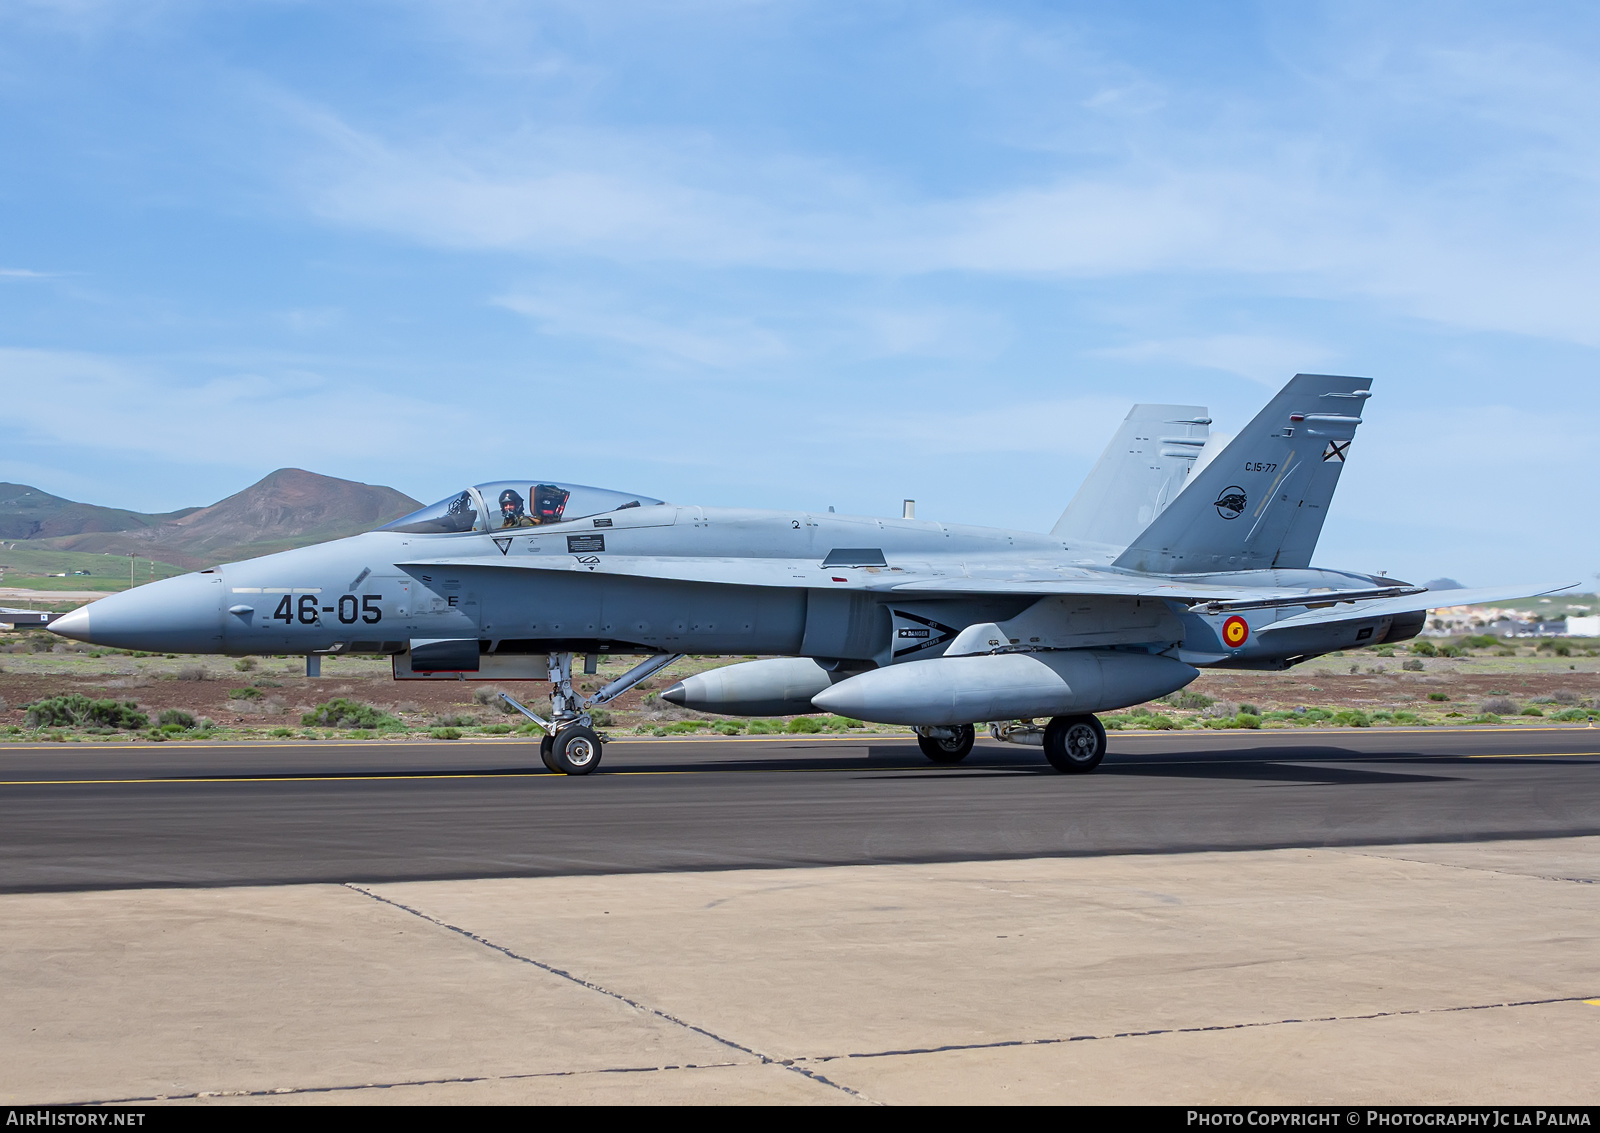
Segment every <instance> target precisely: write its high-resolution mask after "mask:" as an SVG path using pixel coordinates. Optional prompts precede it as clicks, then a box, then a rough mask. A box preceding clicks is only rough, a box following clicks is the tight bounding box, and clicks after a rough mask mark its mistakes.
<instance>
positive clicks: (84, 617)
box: [49, 574, 224, 653]
mask: <svg viewBox="0 0 1600 1133" xmlns="http://www.w3.org/2000/svg"><path fill="white" fill-rule="evenodd" d="M223 589H224V588H223V585H222V576H221V575H218V574H183V575H179V576H178V577H177V578H165V579H162V580H161V581H160V582H151V583H147V584H146V585H144V586H136V587H134V588H133V589H132V590H124V591H123V592H122V593H120V594H112V595H110V596H109V597H106V598H101V599H100V600H99V601H98V602H95V603H93V604H92V605H91V606H83V607H80V608H79V609H76V610H74V611H72V612H71V613H70V614H67V615H66V616H64V617H61V618H57V619H56V620H55V621H53V622H51V623H50V627H49V628H50V629H51V630H52V631H54V632H55V633H58V634H60V635H61V636H62V637H70V638H74V639H76V640H78V641H87V642H89V643H90V644H93V645H107V646H110V647H111V648H113V649H143V650H149V651H150V652H152V653H162V652H164V653H216V652H220V651H221V649H222V595H223Z"/></svg>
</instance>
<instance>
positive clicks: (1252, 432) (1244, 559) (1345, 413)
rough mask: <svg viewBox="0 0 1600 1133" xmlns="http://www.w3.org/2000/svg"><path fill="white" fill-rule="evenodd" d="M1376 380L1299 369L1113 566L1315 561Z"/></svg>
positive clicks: (1191, 568)
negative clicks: (1321, 536)
mask: <svg viewBox="0 0 1600 1133" xmlns="http://www.w3.org/2000/svg"><path fill="white" fill-rule="evenodd" d="M1371 385H1372V380H1371V379H1370V378H1347V377H1335V376H1331V375H1327V374H1296V375H1295V376H1294V377H1293V378H1292V379H1291V380H1290V381H1289V384H1288V385H1286V386H1284V387H1283V389H1282V390H1280V391H1279V392H1278V395H1277V396H1276V397H1274V398H1273V399H1272V400H1271V401H1270V402H1268V403H1267V407H1266V408H1265V409H1263V410H1262V411H1261V412H1260V413H1258V414H1256V417H1255V420H1253V421H1251V422H1250V424H1249V425H1247V426H1245V428H1244V429H1243V430H1241V431H1240V433H1239V435H1238V436H1237V437H1235V438H1234V439H1233V440H1232V441H1231V442H1230V443H1229V444H1228V446H1227V447H1226V448H1224V449H1223V450H1222V451H1221V452H1219V453H1218V454H1217V456H1216V458H1215V459H1214V460H1211V461H1210V462H1209V463H1207V464H1206V465H1205V467H1204V468H1203V469H1202V470H1201V471H1199V472H1197V473H1195V475H1194V477H1193V479H1192V481H1191V482H1190V484H1189V486H1188V488H1187V490H1186V491H1185V492H1184V493H1183V496H1182V497H1181V498H1180V499H1178V500H1176V501H1174V502H1173V504H1172V505H1171V506H1170V507H1168V508H1167V509H1166V510H1165V511H1163V512H1162V513H1161V514H1160V515H1159V516H1157V517H1156V519H1155V520H1154V521H1153V522H1152V523H1151V524H1150V526H1149V527H1147V528H1145V529H1144V530H1143V531H1141V532H1140V533H1139V534H1138V536H1137V537H1136V538H1135V539H1134V540H1133V541H1132V543H1131V545H1130V546H1129V547H1128V549H1127V550H1126V551H1124V552H1123V553H1122V555H1121V557H1120V558H1118V559H1117V562H1116V565H1117V566H1120V567H1127V568H1129V569H1131V570H1143V571H1150V572H1152V573H1163V574H1169V573H1170V574H1197V573H1203V572H1209V571H1230V570H1263V569H1267V568H1270V567H1305V566H1310V565H1311V554H1312V552H1313V551H1314V550H1316V546H1317V537H1318V536H1319V535H1321V534H1322V521H1323V519H1324V518H1325V517H1326V516H1327V509H1328V503H1329V501H1330V500H1332V499H1333V490H1334V488H1336V487H1337V486H1338V484H1339V473H1340V472H1341V471H1343V469H1344V463H1345V458H1346V456H1347V455H1348V453H1349V451H1350V441H1351V438H1352V437H1353V436H1355V431H1356V426H1357V425H1359V424H1361V410H1362V406H1363V405H1365V404H1366V399H1367V398H1368V397H1369V396H1371V394H1370V392H1369V387H1370V386H1371ZM1076 502H1077V501H1074V503H1076Z"/></svg>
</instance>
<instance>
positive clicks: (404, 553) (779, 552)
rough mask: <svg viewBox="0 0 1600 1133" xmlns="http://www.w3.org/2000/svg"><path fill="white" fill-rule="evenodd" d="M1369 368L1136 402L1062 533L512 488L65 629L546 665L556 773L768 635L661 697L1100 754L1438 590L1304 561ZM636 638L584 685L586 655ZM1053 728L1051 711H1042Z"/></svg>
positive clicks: (119, 637)
mask: <svg viewBox="0 0 1600 1133" xmlns="http://www.w3.org/2000/svg"><path fill="white" fill-rule="evenodd" d="M1370 395H1371V382H1370V380H1369V379H1366V378H1354V377H1338V376H1330V375H1319V374H1299V375H1296V376H1295V377H1294V378H1293V379H1292V380H1291V381H1290V382H1289V383H1288V385H1286V386H1285V387H1284V388H1283V389H1282V390H1281V391H1280V392H1279V393H1278V394H1277V396H1275V397H1274V398H1273V399H1272V400H1271V401H1270V402H1269V403H1268V404H1267V406H1266V408H1264V409H1263V410H1262V411H1261V412H1260V413H1259V414H1257V415H1256V417H1255V419H1254V420H1252V421H1251V422H1250V424H1249V425H1248V426H1246V427H1245V428H1244V429H1243V430H1242V431H1240V432H1239V434H1238V435H1237V436H1235V437H1233V438H1231V439H1230V438H1226V437H1222V436H1220V435H1213V434H1211V433H1210V432H1209V426H1210V424H1211V422H1210V420H1209V419H1208V418H1207V416H1206V414H1205V410H1204V409H1202V408H1201V407H1198V406H1170V405H1142V406H1136V407H1135V408H1134V411H1133V412H1132V413H1130V414H1129V416H1128V419H1127V420H1126V421H1124V422H1123V425H1122V427H1121V429H1120V430H1119V431H1118V433H1117V435H1116V437H1114V438H1113V440H1112V443H1111V445H1110V447H1109V448H1108V449H1107V451H1106V453H1105V455H1104V456H1102V457H1101V459H1100V461H1099V463H1098V464H1097V465H1096V466H1095V468H1094V470H1093V471H1092V472H1091V473H1090V475H1089V477H1088V479H1087V480H1086V481H1085V482H1084V485H1083V487H1082V488H1081V489H1080V490H1079V492H1078V494H1077V495H1076V496H1075V497H1074V498H1073V500H1072V502H1071V503H1070V505H1069V506H1068V507H1067V509H1066V511H1065V513H1064V514H1063V515H1062V517H1061V519H1060V521H1059V522H1058V523H1057V524H1056V525H1055V527H1054V528H1053V529H1052V530H1051V531H1050V532H1049V533H1048V534H1039V533H1035V532H1027V531H1011V530H1002V529H998V528H992V527H978V526H963V525H956V524H948V523H941V522H936V521H931V520H921V519H916V518H914V517H913V516H912V515H911V514H910V512H911V509H910V508H909V507H908V508H907V509H906V511H907V514H906V515H905V516H904V517H903V518H899V519H893V518H876V517H871V516H847V515H835V514H833V513H832V512H826V513H817V512H791V511H759V510H748V509H739V508H711V507H696V506H680V505H675V504H670V503H665V502H663V501H662V500H658V499H653V498H651V497H648V496H644V495H636V494H633V493H629V492H618V491H612V490H608V489H601V488H592V487H586V486H584V485H580V484H572V483H567V482H563V481H557V480H553V479H552V480H539V479H532V478H524V479H520V480H511V481H497V482H492V483H486V484H479V485H476V486H474V487H470V488H464V489H461V490H459V491H457V492H455V493H453V494H451V495H450V496H447V497H446V498H445V499H443V500H441V501H440V502H439V503H437V504H434V505H433V506H431V507H427V508H423V509H422V510H420V511H418V512H415V513H414V514H411V515H407V516H405V517H403V518H401V519H397V520H395V521H394V522H392V523H389V524H387V525H386V526H384V527H382V528H379V529H378V530H376V531H370V532H367V533H365V534H362V535H357V536H354V537H351V538H348V539H339V540H335V541H333V542H329V543H324V544H321V545H319V546H315V547H307V548H302V549H299V550H293V551H285V552H281V553H279V554H273V555H265V556H263V557H261V558H256V559H250V560H248V561H245V562H236V563H226V564H223V565H222V566H218V567H215V568H213V569H210V570H203V571H198V572H196V573H192V574H186V575H182V576H180V577H177V578H171V579H166V580H163V581H159V582H154V583H150V584H148V585H145V586H141V587H138V588H137V589H134V590H130V591H126V592H123V593H121V594H116V595H113V596H111V597H107V598H103V599H101V600H100V601H98V602H95V603H94V604H93V605H92V606H85V607H83V608H81V609H79V610H76V611H74V612H72V613H70V614H68V615H66V616H65V617H62V618H59V619H57V620H56V621H54V622H53V623H52V624H51V626H50V628H51V629H52V630H53V631H55V632H56V633H58V634H61V635H63V636H66V637H70V638H76V639H78V640H80V641H86V642H92V643H94V644H97V645H104V646H111V647H114V648H122V649H141V650H150V651H161V652H168V653H176V652H186V653H220V654H228V655H243V654H283V653H295V654H305V655H306V658H307V672H308V673H310V674H315V672H316V671H317V666H318V664H319V661H320V657H322V656H324V655H338V654H344V653H362V654H370V653H383V654H389V655H391V656H392V658H393V666H394V676H395V678H396V679H399V680H487V681H497V682H505V681H518V680H528V681H548V682H549V685H550V703H551V714H550V716H549V718H545V717H542V716H540V715H538V714H537V713H535V712H533V711H532V710H531V709H529V708H528V707H526V706H525V705H523V704H521V703H520V701H518V700H517V699H515V698H513V697H511V696H510V695H509V694H503V695H505V698H506V701H507V703H508V704H510V705H511V706H512V707H513V708H515V709H516V710H518V711H520V712H522V713H523V714H524V715H526V716H527V717H528V718H529V719H531V720H533V721H534V722H535V723H536V724H537V725H538V726H539V728H540V729H541V730H542V731H543V733H544V735H543V740H542V742H541V745H540V753H541V757H542V758H543V760H544V762H545V764H546V766H547V767H549V768H550V769H551V770H552V771H555V772H560V773H564V774H568V775H586V774H589V773H591V772H593V771H594V770H595V769H596V768H597V767H599V765H600V761H601V754H602V751H603V744H604V737H602V736H601V734H600V733H599V732H598V731H597V730H596V727H595V725H594V721H593V718H592V715H591V714H592V712H593V710H594V709H596V708H598V707H599V706H601V705H603V704H605V703H607V702H609V701H611V700H614V699H615V698H616V697H617V696H619V695H621V694H622V693H623V692H625V691H627V690H628V689H630V688H632V687H634V686H635V685H637V684H638V683H639V682H640V681H642V680H644V679H646V678H647V677H649V676H651V675H653V674H655V673H657V672H659V671H660V670H661V669H663V668H665V667H666V666H667V665H669V664H671V663H672V662H673V661H675V660H677V659H679V658H680V657H682V656H685V655H690V654H693V655H702V656H703V655H736V656H737V655H751V654H757V655H763V656H764V659H762V660H757V661H748V662H744V663H742V664H735V665H731V666H727V667H724V668H720V669H716V670H713V671H711V672H707V673H703V674H700V675H697V676H692V677H689V678H687V679H685V680H683V681H681V682H679V683H678V684H675V685H673V686H672V687H671V688H669V689H667V690H666V691H665V692H663V693H662V697H663V699H665V700H667V701H669V702H671V703H675V704H679V705H683V706H686V707H689V708H693V709H696V710H699V711H703V712H711V713H725V714H736V715H740V716H760V715H790V714H798V713H808V712H818V711H822V712H832V713H838V714H840V715H846V716H851V717H855V718H858V719H862V720H871V721H876V722H881V723H888V724H905V725H910V726H912V727H914V728H915V729H916V733H917V737H918V742H919V744H920V746H921V748H922V751H923V753H924V754H925V755H927V757H928V758H929V759H930V760H932V761H933V762H935V763H952V762H956V761H959V760H961V759H963V758H965V756H966V755H967V754H968V753H969V752H970V751H971V750H972V746H973V742H974V740H975V737H976V728H977V726H979V725H987V726H988V729H989V733H990V735H991V736H992V737H993V738H995V739H998V740H1001V741H1005V742H1010V743H1021V744H1030V745H1035V746H1039V747H1042V749H1043V754H1044V756H1045V758H1046V759H1047V760H1048V761H1049V763H1050V765H1051V766H1052V767H1054V768H1056V769H1057V770H1060V771H1063V772H1069V773H1074V772H1086V771H1091V770H1093V769H1094V768H1095V767H1096V766H1098V765H1099V763H1100V761H1101V759H1102V758H1103V756H1104V755H1105V750H1106V734H1105V728H1104V727H1103V726H1102V725H1101V723H1100V721H1099V720H1098V719H1097V718H1096V715H1095V714H1096V713H1099V712H1105V711H1108V710H1112V709H1117V708H1123V707H1126V706H1129V705H1133V704H1139V703H1142V702H1144V701H1148V700H1151V699H1154V698H1156V697H1159V696H1163V695H1165V694H1167V693H1171V692H1174V691H1176V690H1178V689H1181V688H1183V687H1184V686H1185V685H1187V684H1188V683H1189V682H1190V681H1192V680H1194V678H1195V677H1196V676H1198V675H1199V672H1200V670H1201V669H1203V668H1235V669H1283V668H1287V667H1289V666H1291V665H1294V664H1296V663H1298V662H1301V661H1304V660H1306V659H1307V658H1310V657H1315V656H1318V655H1319V654H1323V653H1328V652H1331V651H1333V650H1339V649H1346V648H1350V647H1355V646H1362V645H1375V644H1378V643H1379V642H1395V641H1404V640H1406V639H1407V638H1410V637H1413V636H1415V635H1416V634H1417V633H1418V631H1420V630H1421V629H1422V627H1423V625H1424V623H1425V619H1426V616H1427V610H1428V609H1429V608H1431V607H1434V606H1438V605H1441V604H1449V605H1459V604H1462V603H1473V602H1488V601H1497V600H1504V599H1509V598H1517V597H1525V596H1529V595H1534V594H1547V593H1553V592H1555V591H1557V590H1561V589H1566V588H1567V587H1568V586H1571V585H1576V584H1573V583H1568V584H1552V585H1545V584H1538V585H1533V584H1530V585H1525V586H1517V587H1505V588H1492V589H1483V590H1450V591H1448V592H1446V593H1444V594H1442V595H1440V594H1430V593H1428V592H1427V591H1426V590H1425V588H1423V587H1421V586H1412V585H1409V584H1407V583H1404V582H1400V581H1398V580H1395V579H1392V578H1388V577H1384V576H1373V575H1366V574H1359V573H1353V572H1349V571H1337V570H1327V569H1320V568H1316V567H1313V566H1311V558H1312V553H1313V551H1314V550H1315V548H1316V544H1317V539H1318V536H1319V535H1320V533H1321V531H1322V524H1323V519H1324V517H1325V516H1326V514H1327V508H1328V505H1329V502H1330V501H1331V500H1332V498H1333V493H1334V489H1335V487H1336V486H1337V485H1338V482H1339V475H1340V473H1341V472H1342V471H1343V469H1344V466H1345V463H1346V462H1347V460H1348V459H1349V458H1350V453H1351V444H1352V440H1353V438H1354V436H1355V432H1356V428H1357V426H1359V425H1360V423H1361V414H1362V411H1363V408H1364V406H1365V404H1366V400H1367V398H1368V397H1369V396H1370ZM578 654H581V655H583V657H584V662H585V663H584V671H585V672H588V673H594V672H596V666H597V662H598V660H599V658H600V657H602V656H605V655H608V654H617V655H636V656H643V657H644V660H642V661H641V662H640V663H639V664H637V665H635V666H634V667H633V668H632V669H631V670H630V671H629V672H627V673H626V674H625V675H623V676H621V677H619V678H617V679H616V680H613V681H611V682H610V683H608V684H606V685H605V686H604V687H603V688H601V689H600V690H599V691H597V692H595V693H593V694H592V695H589V696H583V695H580V693H579V692H578V691H577V690H576V689H575V688H574V685H573V670H572V665H573V658H574V656H575V655H578ZM1040 721H1045V722H1044V723H1040Z"/></svg>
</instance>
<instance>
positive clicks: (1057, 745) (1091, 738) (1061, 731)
mask: <svg viewBox="0 0 1600 1133" xmlns="http://www.w3.org/2000/svg"><path fill="white" fill-rule="evenodd" d="M932 730H934V729H923V728H918V729H917V732H918V734H919V735H920V734H921V733H923V732H924V731H932ZM940 730H943V731H954V729H951V728H946V729H940ZM989 735H991V736H993V737H994V738H995V739H997V740H999V741H1000V742H1002V743H1008V744H1026V745H1028V746H1030V747H1042V748H1044V757H1045V759H1047V760H1049V761H1050V766H1051V767H1054V768H1055V769H1056V770H1057V771H1064V772H1066V773H1067V774H1069V775H1081V774H1083V773H1084V772H1086V771H1093V770H1094V769H1095V768H1096V767H1099V766H1100V761H1101V760H1102V759H1104V758H1105V757H1106V730H1105V727H1104V725H1102V724H1101V723H1100V721H1099V720H1098V719H1096V718H1095V717H1093V716H1089V715H1083V716H1057V717H1055V718H1053V719H1052V720H1051V721H1050V722H1049V723H1048V724H1046V725H1045V726H1044V727H1042V728H1041V727H1039V725H1037V724H1035V723H1034V722H1033V721H1032V720H1016V721H1007V722H1004V723H1002V722H999V721H996V722H995V723H993V724H990V725H989ZM968 746H969V747H970V746H971V745H970V744H969V745H968ZM922 750H923V751H924V752H927V750H928V749H927V747H926V746H924V747H923V749H922ZM929 758H930V759H932V758H934V757H933V756H932V755H931V754H930V755H929Z"/></svg>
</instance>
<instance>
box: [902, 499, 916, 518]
mask: <svg viewBox="0 0 1600 1133" xmlns="http://www.w3.org/2000/svg"><path fill="white" fill-rule="evenodd" d="M900 518H901V519H915V518H917V501H916V500H907V501H905V508H904V510H903V511H901V513H900Z"/></svg>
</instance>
